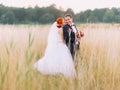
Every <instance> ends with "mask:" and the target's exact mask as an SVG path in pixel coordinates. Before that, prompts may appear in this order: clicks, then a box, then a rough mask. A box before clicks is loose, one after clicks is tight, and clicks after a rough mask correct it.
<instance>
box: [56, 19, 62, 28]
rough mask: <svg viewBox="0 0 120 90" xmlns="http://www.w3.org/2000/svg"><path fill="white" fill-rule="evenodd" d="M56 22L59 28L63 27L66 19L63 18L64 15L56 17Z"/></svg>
mask: <svg viewBox="0 0 120 90" xmlns="http://www.w3.org/2000/svg"><path fill="white" fill-rule="evenodd" d="M56 22H57V27H58V28H61V27H63V24H64V19H63V18H62V17H59V18H57V19H56Z"/></svg>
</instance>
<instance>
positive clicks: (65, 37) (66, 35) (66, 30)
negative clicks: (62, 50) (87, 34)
mask: <svg viewBox="0 0 120 90" xmlns="http://www.w3.org/2000/svg"><path fill="white" fill-rule="evenodd" d="M69 29H70V28H69V26H68V25H65V26H64V27H63V37H64V40H65V42H66V44H68V43H69V33H68V31H69Z"/></svg>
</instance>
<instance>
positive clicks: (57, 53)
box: [34, 22, 76, 78]
mask: <svg viewBox="0 0 120 90" xmlns="http://www.w3.org/2000/svg"><path fill="white" fill-rule="evenodd" d="M59 30H62V28H57V26H56V22H55V23H54V24H53V25H52V27H51V29H50V32H49V36H48V43H47V47H46V50H45V53H44V56H43V57H42V58H41V59H39V60H38V61H37V62H36V63H35V64H34V68H35V69H37V70H38V71H40V72H41V73H42V74H48V75H56V74H63V75H64V76H65V77H67V78H69V77H70V78H74V77H76V71H75V67H74V63H73V60H72V56H71V54H70V51H69V49H68V47H67V46H66V44H64V43H63V40H62V38H61V35H60V34H59Z"/></svg>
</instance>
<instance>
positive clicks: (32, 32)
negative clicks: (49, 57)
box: [0, 24, 120, 90]
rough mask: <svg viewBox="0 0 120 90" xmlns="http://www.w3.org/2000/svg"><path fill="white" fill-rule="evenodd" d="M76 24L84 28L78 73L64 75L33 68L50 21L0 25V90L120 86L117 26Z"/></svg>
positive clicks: (110, 89)
mask: <svg viewBox="0 0 120 90" xmlns="http://www.w3.org/2000/svg"><path fill="white" fill-rule="evenodd" d="M78 27H79V29H82V28H83V30H84V32H85V36H84V38H82V40H81V48H80V51H79V52H78V53H79V61H78V69H77V71H78V77H77V78H76V79H65V78H64V77H63V76H62V75H56V76H51V75H42V74H41V73H39V72H37V71H36V70H34V69H33V64H34V63H35V62H36V61H37V60H38V59H40V58H41V57H42V56H43V54H44V50H45V47H46V45H47V35H48V33H49V28H50V25H47V26H42V25H40V26H39V25H31V26H30V25H0V90H119V89H120V86H119V85H120V46H119V45H120V26H119V25H116V24H115V25H108V24H107V25H105V24H84V25H80V26H79V25H78Z"/></svg>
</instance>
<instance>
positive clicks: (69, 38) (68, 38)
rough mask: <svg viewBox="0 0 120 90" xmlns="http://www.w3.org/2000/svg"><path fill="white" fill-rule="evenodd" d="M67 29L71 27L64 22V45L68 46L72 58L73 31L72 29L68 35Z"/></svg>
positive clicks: (73, 48)
mask: <svg viewBox="0 0 120 90" xmlns="http://www.w3.org/2000/svg"><path fill="white" fill-rule="evenodd" d="M69 29H71V30H72V27H71V26H70V25H68V24H66V25H65V26H64V27H63V36H64V40H65V42H66V45H67V46H68V47H69V49H70V52H71V55H72V57H73V58H74V55H75V33H74V32H73V30H72V31H71V33H70V35H69V32H68V30H69Z"/></svg>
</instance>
